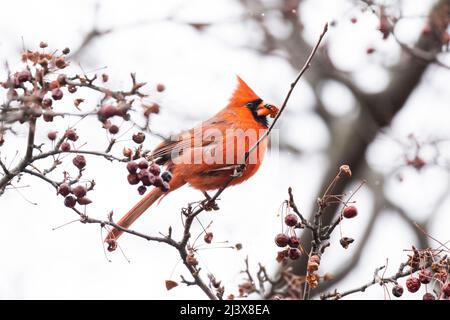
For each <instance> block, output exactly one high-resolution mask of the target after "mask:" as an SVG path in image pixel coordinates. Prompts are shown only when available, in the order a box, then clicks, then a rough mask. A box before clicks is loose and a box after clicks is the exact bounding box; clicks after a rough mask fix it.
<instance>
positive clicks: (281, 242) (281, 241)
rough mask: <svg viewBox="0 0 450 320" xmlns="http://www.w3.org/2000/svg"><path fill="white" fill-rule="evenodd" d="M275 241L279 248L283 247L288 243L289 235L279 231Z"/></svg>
mask: <svg viewBox="0 0 450 320" xmlns="http://www.w3.org/2000/svg"><path fill="white" fill-rule="evenodd" d="M275 243H276V245H277V246H279V247H280V248H284V247H286V246H287V245H288V244H289V236H288V235H286V234H284V233H279V234H277V235H276V237H275Z"/></svg>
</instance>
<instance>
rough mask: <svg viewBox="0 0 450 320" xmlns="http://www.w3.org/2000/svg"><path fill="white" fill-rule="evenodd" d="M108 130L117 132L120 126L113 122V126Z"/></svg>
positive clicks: (112, 132)
mask: <svg viewBox="0 0 450 320" xmlns="http://www.w3.org/2000/svg"><path fill="white" fill-rule="evenodd" d="M108 131H109V133H111V134H117V133H118V132H119V127H118V126H116V125H115V124H113V125H112V126H111V127H109V128H108Z"/></svg>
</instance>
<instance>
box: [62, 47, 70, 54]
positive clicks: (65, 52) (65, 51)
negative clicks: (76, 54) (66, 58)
mask: <svg viewBox="0 0 450 320" xmlns="http://www.w3.org/2000/svg"><path fill="white" fill-rule="evenodd" d="M62 53H63V54H69V53H70V49H69V48H68V47H65V48H64V49H63V51H62Z"/></svg>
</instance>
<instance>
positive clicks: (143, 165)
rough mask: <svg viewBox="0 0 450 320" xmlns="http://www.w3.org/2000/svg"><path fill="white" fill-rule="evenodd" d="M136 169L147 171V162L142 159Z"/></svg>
mask: <svg viewBox="0 0 450 320" xmlns="http://www.w3.org/2000/svg"><path fill="white" fill-rule="evenodd" d="M138 167H139V169H147V168H148V162H147V160H145V159H142V160H141V161H139V163H138Z"/></svg>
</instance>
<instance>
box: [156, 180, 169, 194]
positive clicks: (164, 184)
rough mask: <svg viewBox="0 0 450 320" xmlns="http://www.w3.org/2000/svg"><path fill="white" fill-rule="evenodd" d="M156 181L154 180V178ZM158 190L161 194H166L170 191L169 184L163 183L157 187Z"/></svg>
mask: <svg viewBox="0 0 450 320" xmlns="http://www.w3.org/2000/svg"><path fill="white" fill-rule="evenodd" d="M158 178H159V177H158ZM155 179H156V178H155ZM159 189H160V190H161V191H162V192H167V191H169V190H170V184H168V183H167V182H165V181H163V182H162V184H161V185H160V186H159Z"/></svg>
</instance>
